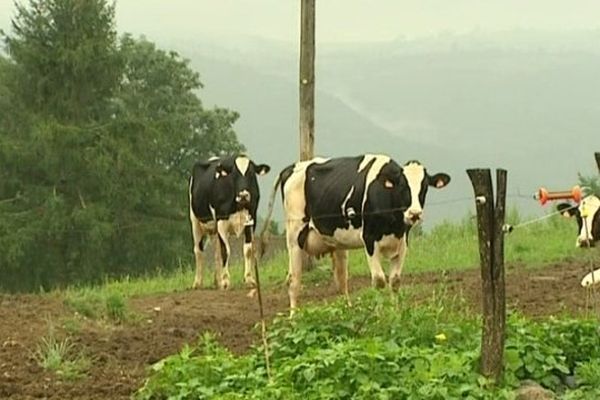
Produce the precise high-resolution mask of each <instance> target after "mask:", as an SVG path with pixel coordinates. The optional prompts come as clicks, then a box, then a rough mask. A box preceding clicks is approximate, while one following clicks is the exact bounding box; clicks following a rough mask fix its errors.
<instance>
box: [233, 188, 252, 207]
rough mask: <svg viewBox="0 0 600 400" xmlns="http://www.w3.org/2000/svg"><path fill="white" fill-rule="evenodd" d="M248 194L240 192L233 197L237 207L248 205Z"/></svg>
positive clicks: (247, 192) (245, 191) (244, 191)
mask: <svg viewBox="0 0 600 400" xmlns="http://www.w3.org/2000/svg"><path fill="white" fill-rule="evenodd" d="M250 198H251V196H250V192H249V191H247V190H242V191H241V192H239V193H238V194H237V196H235V202H236V203H238V204H239V205H247V204H249V203H250Z"/></svg>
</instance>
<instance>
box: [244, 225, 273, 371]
mask: <svg viewBox="0 0 600 400" xmlns="http://www.w3.org/2000/svg"><path fill="white" fill-rule="evenodd" d="M253 226H254V221H253V220H252V218H248V219H247V221H246V223H245V225H244V235H245V237H246V241H247V243H254V231H253V229H252V227H253ZM251 259H252V263H253V264H254V279H255V281H256V293H257V297H258V310H259V315H260V325H261V336H262V343H263V347H264V349H265V367H266V369H267V377H268V378H269V380H271V379H273V377H272V375H271V362H270V358H269V342H268V340H267V323H266V321H265V313H264V308H263V301H262V292H261V290H260V277H259V274H258V258H257V257H256V254H255V252H254V246H252V255H251Z"/></svg>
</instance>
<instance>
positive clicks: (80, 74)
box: [5, 0, 121, 121]
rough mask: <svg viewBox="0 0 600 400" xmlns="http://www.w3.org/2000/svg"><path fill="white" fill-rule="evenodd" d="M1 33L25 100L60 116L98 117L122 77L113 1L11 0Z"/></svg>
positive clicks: (68, 118) (74, 118) (76, 118)
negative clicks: (8, 31)
mask: <svg viewBox="0 0 600 400" xmlns="http://www.w3.org/2000/svg"><path fill="white" fill-rule="evenodd" d="M15 6H16V9H17V14H16V17H15V18H14V19H13V21H12V31H13V34H12V35H10V36H5V42H6V47H7V50H8V53H9V54H10V56H11V58H12V59H13V60H14V61H15V62H16V63H17V64H18V65H19V66H20V72H21V74H20V75H19V77H18V78H19V79H20V80H21V85H20V87H21V92H20V94H21V95H22V96H23V100H24V102H25V104H26V105H28V106H29V107H31V109H32V110H34V111H37V112H41V113H43V114H44V115H48V116H54V117H55V118H57V119H58V120H61V121H81V120H86V119H90V118H97V117H98V113H99V111H101V106H102V103H103V100H104V101H105V100H106V99H108V98H109V96H110V95H111V93H112V90H113V89H114V88H115V85H116V83H117V81H118V79H119V77H120V72H121V65H120V62H119V56H118V49H117V46H116V45H117V42H116V37H117V33H116V29H115V23H114V14H115V6H114V3H109V2H108V1H107V0H29V5H28V6H25V5H23V4H20V3H18V2H15Z"/></svg>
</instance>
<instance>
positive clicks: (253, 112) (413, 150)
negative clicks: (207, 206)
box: [165, 32, 600, 223]
mask: <svg viewBox="0 0 600 400" xmlns="http://www.w3.org/2000/svg"><path fill="white" fill-rule="evenodd" d="M582 35H584V36H582ZM586 35H587V36H586ZM595 39H598V35H597V34H592V33H574V34H572V35H563V36H558V38H557V36H555V35H548V36H544V35H541V34H536V35H532V34H530V33H527V32H525V33H523V32H521V33H519V34H514V33H513V34H510V33H504V34H498V35H483V34H482V35H481V36H477V35H466V36H464V37H460V36H458V37H457V36H451V37H436V38H429V39H427V40H421V41H407V40H402V39H399V40H397V41H395V42H389V43H381V44H372V45H369V46H365V45H355V46H353V45H348V44H346V45H343V46H332V45H328V46H322V47H319V48H318V49H317V88H318V89H317V90H318V91H317V96H316V99H317V100H316V101H317V104H316V153H317V154H319V155H326V156H329V155H348V154H356V153H363V152H384V153H387V154H390V155H391V156H393V157H394V158H396V159H397V160H398V161H399V162H403V161H406V160H408V159H415V158H417V159H420V160H422V161H423V162H424V163H425V164H426V165H427V166H429V169H430V170H431V172H438V171H445V172H448V173H450V174H451V175H452V177H453V182H452V184H451V185H450V186H449V187H448V188H447V189H445V190H444V191H443V192H439V193H434V194H431V195H430V197H429V201H430V202H431V203H430V204H431V205H432V206H431V207H429V208H428V209H427V213H428V214H429V217H428V221H429V223H431V222H432V221H438V220H439V218H442V217H460V216H463V215H464V213H465V210H467V209H470V208H471V207H472V200H469V198H470V197H471V196H472V189H471V186H470V183H469V181H468V179H467V177H466V174H465V172H464V171H465V169H466V168H469V167H492V168H495V167H503V168H506V169H508V171H509V195H510V196H509V201H510V202H512V203H514V204H517V205H518V206H519V207H522V208H523V209H524V210H525V211H526V212H528V213H534V212H535V213H542V212H545V211H546V209H542V208H540V207H538V206H537V205H536V204H535V203H534V202H533V200H531V199H529V198H527V197H529V196H530V195H531V194H532V193H533V192H534V191H535V190H536V189H537V188H538V187H539V186H547V187H549V188H558V189H561V188H568V187H571V186H572V185H574V184H576V183H577V182H576V180H577V172H578V171H580V172H582V173H584V174H591V173H595V163H594V161H593V152H594V151H598V150H600V134H599V132H598V131H599V128H600V78H599V77H598V71H600V40H598V41H595ZM217 43H218V42H214V41H212V42H202V41H199V40H194V41H180V42H177V43H175V44H171V45H170V44H169V43H165V45H166V46H170V47H175V48H176V49H177V50H178V51H180V52H181V53H182V54H183V55H184V56H185V57H187V58H190V59H191V61H192V64H193V66H194V67H195V68H196V69H197V70H199V71H200V73H201V79H202V81H203V83H204V84H205V88H204V89H203V91H202V93H201V97H202V98H203V100H204V101H205V103H206V104H207V105H210V104H218V105H221V106H226V107H230V108H233V109H235V110H237V111H239V112H240V113H241V118H240V121H239V123H238V124H237V131H238V134H239V137H240V139H241V140H242V142H243V143H244V144H245V145H246V147H247V148H248V150H249V152H250V153H251V154H252V156H253V157H254V158H256V159H257V160H259V161H261V162H269V163H270V164H271V165H272V166H273V167H274V169H275V170H279V169H280V168H281V167H283V166H285V165H287V164H289V163H290V161H292V160H294V159H295V158H296V157H297V153H298V128H297V126H298V112H297V108H298V105H297V104H298V103H297V101H298V100H297V96H298V95H297V90H298V89H297V83H296V81H297V68H298V67H297V55H296V52H297V49H296V48H295V47H294V46H289V45H286V44H283V43H276V42H266V41H263V40H258V39H251V38H249V39H246V40H244V41H243V42H238V43H223V45H222V46H219V45H218V44H217ZM594 43H598V44H597V46H598V47H597V48H596V47H595V46H596V45H595V44H594ZM273 179H274V177H273V176H271V177H268V178H265V180H264V181H263V182H265V183H266V185H263V188H264V189H263V193H264V192H266V191H267V190H268V189H270V185H271V182H272V180H273ZM265 194H266V193H265ZM458 199H460V200H459V201H454V200H458ZM449 201H452V203H451V204H449V205H448V206H444V204H435V203H444V202H449Z"/></svg>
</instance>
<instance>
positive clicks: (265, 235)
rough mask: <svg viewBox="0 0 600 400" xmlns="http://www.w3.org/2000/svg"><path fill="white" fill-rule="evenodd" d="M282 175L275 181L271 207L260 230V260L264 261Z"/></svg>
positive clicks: (270, 200)
mask: <svg viewBox="0 0 600 400" xmlns="http://www.w3.org/2000/svg"><path fill="white" fill-rule="evenodd" d="M281 175H282V174H279V175H277V180H275V184H274V185H273V191H272V192H271V196H270V197H269V206H268V209H267V215H266V217H265V219H264V220H263V226H262V229H261V230H260V234H259V235H258V237H259V258H261V259H262V257H263V255H264V254H265V251H266V248H267V243H268V241H269V237H270V232H269V225H271V218H272V217H273V206H274V205H275V197H277V190H279V186H280V185H281Z"/></svg>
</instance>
